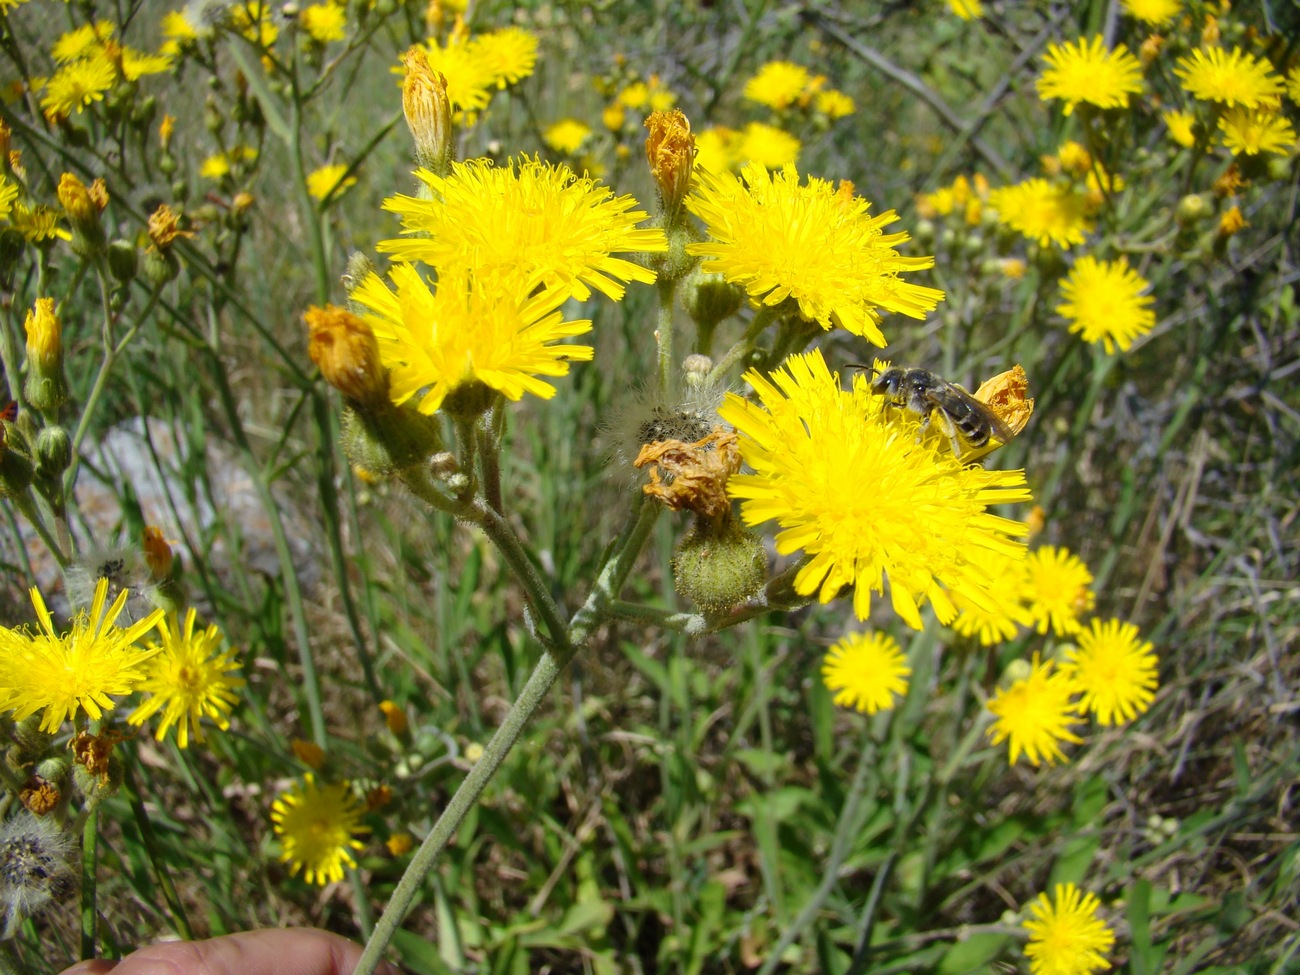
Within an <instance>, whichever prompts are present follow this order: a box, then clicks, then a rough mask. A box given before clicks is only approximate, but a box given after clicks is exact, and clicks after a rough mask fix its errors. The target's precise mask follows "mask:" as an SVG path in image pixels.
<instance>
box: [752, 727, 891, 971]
mask: <svg viewBox="0 0 1300 975" xmlns="http://www.w3.org/2000/svg"><path fill="white" fill-rule="evenodd" d="M875 750H876V744H875V742H874V741H872V740H871V738H870V737H869V736H868V737H867V741H866V743H865V744H864V745H863V746H862V755H861V756H860V757H859V758H858V770H857V772H855V773H854V775H853V784H852V785H850V786H849V794H848V796H847V797H846V798H845V800H844V805H843V807H842V808H841V809H840V818H839V822H838V823H836V824H835V838H834V839H833V840H832V841H831V850H830V854H829V855H828V856H827V858H826V866H825V867H824V868H823V869H822V879H821V883H819V884H818V885H817V889H816V890H815V891H813V893H812V896H811V897H809V898H808V901H807V903H805V904H804V906H803V909H802V910H801V911H800V912H799V914H798V916H797V917H796V918H795V919H794V920H793V921H792V922H791V923H790V924H789V925H788V926H787V927H786V929H785V932H784V933H783V934H782V935H781V939H780V940H779V941H777V943H776V945H775V946H774V947H773V948H772V950H771V951H769V952H768V953H767V959H766V960H765V961H764V962H763V967H762V968H760V969H759V970H758V975H769V973H770V972H772V971H773V970H774V969H775V968H776V966H777V965H779V964H780V963H781V957H782V956H783V955H784V954H785V950H786V949H787V948H788V947H790V945H792V944H794V943H795V941H797V940H798V939H799V937H800V936H802V935H803V933H804V931H806V930H807V929H808V926H809V925H811V924H812V922H813V921H814V920H816V918H817V915H818V914H819V913H820V911H821V909H822V905H823V904H825V903H826V901H827V899H828V898H829V897H830V896H831V894H832V893H833V892H834V890H835V888H836V886H837V885H838V884H839V882H840V876H839V873H840V866H841V865H842V864H843V863H844V858H845V857H846V856H848V853H849V847H850V840H851V839H852V837H853V836H854V835H856V829H855V827H856V825H857V819H858V805H859V803H861V801H862V796H863V795H864V794H865V792H866V788H867V779H868V774H867V773H868V772H869V771H870V770H871V769H872V768H875V764H874V763H873V762H872V761H871V758H872V757H873V755H874V753H875Z"/></svg>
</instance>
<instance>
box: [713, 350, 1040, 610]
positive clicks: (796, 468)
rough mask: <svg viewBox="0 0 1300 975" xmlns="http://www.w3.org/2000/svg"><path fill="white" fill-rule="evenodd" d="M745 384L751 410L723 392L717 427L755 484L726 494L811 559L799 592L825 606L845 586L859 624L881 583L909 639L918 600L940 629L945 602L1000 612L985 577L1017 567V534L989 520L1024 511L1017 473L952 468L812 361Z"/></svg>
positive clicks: (748, 519) (862, 380)
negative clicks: (736, 448)
mask: <svg viewBox="0 0 1300 975" xmlns="http://www.w3.org/2000/svg"><path fill="white" fill-rule="evenodd" d="M877 365H879V363H878V364H877ZM745 378H746V380H748V382H749V383H750V384H751V385H752V386H753V387H754V389H755V391H756V392H757V394H758V398H759V400H760V401H761V404H762V405H759V404H756V403H751V402H749V401H747V400H744V399H741V398H740V397H739V396H736V395H734V394H728V396H727V399H726V402H725V403H724V404H723V406H722V408H721V409H720V410H719V415H720V416H721V417H722V418H723V419H724V420H726V421H727V422H728V423H731V424H732V425H733V426H734V427H736V429H737V431H739V433H740V434H741V440H740V447H741V453H742V455H743V456H744V459H745V461H746V463H748V464H749V466H750V467H751V468H753V470H754V473H753V474H736V475H733V476H732V477H731V478H730V480H729V481H728V482H727V489H728V493H729V494H731V496H732V497H734V498H739V499H741V501H742V504H741V516H742V518H743V519H744V521H745V523H746V524H749V525H757V524H760V523H762V522H765V521H773V520H775V521H776V522H777V524H778V525H779V526H780V528H781V531H779V532H778V533H777V535H776V550H777V552H779V553H780V554H782V555H788V554H790V553H792V552H795V551H799V550H803V551H804V552H806V553H807V555H808V556H809V557H810V558H809V559H808V561H807V562H806V563H805V564H804V565H803V567H802V568H801V569H800V570H799V573H798V575H797V577H796V579H795V589H796V591H797V592H799V593H800V594H801V595H804V596H811V595H812V594H813V593H817V594H818V598H819V599H820V600H821V602H823V603H825V602H829V601H830V600H832V599H834V598H835V597H836V596H837V595H838V594H839V592H840V590H841V589H843V588H844V587H846V586H856V592H855V594H854V599H853V608H854V611H855V613H856V614H857V617H858V619H866V618H867V617H868V615H869V614H870V611H871V594H872V592H876V593H881V592H883V591H884V585H885V581H886V580H888V582H889V589H890V599H891V602H892V604H893V608H894V611H895V612H896V613H898V615H899V616H900V617H902V619H903V620H904V621H905V622H906V623H907V624H908V625H909V626H912V627H913V628H916V629H920V627H921V615H920V610H919V607H920V606H921V604H922V603H923V602H925V601H926V600H929V601H930V603H932V604H933V605H934V607H935V612H936V614H937V615H938V617H939V619H940V621H941V622H945V623H946V622H948V621H950V620H952V618H953V617H954V616H955V615H956V609H955V607H954V606H953V603H952V601H951V599H950V598H949V593H959V594H963V595H965V596H967V597H968V598H970V599H971V600H973V601H975V602H977V603H978V604H980V605H992V606H999V605H1002V604H1003V603H1004V602H1005V601H1006V597H1005V595H1004V594H1002V593H1001V592H999V591H998V587H997V586H996V585H995V584H994V583H993V582H992V570H993V569H994V567H995V566H1001V565H1005V564H1006V562H1007V561H1008V560H1013V561H1014V560H1017V559H1019V558H1022V557H1023V555H1022V554H1021V553H1022V552H1023V549H1022V545H1021V543H1020V542H1017V541H1014V540H1013V539H1014V537H1015V536H1018V535H1023V534H1024V531H1025V526H1024V525H1023V524H1022V523H1020V522H1016V521H1011V520H1009V519H1006V518H1000V517H997V516H995V515H993V514H991V513H989V511H988V510H987V509H988V507H989V506H991V505H995V504H1001V503H1004V502H1013V501H1021V500H1028V499H1029V491H1028V488H1026V487H1025V479H1024V472H1023V471H986V470H984V469H983V468H981V467H977V466H963V465H962V464H961V463H960V462H959V461H958V460H957V458H956V457H954V456H953V454H952V451H951V449H949V446H948V442H947V440H946V439H945V438H942V437H934V438H930V437H926V438H922V437H920V436H919V434H920V426H919V425H920V419H919V417H916V416H915V415H914V414H912V413H909V412H908V411H905V410H895V409H888V408H887V407H886V405H885V402H884V399H883V398H882V397H880V396H875V395H873V394H872V393H871V391H870V384H869V380H868V378H867V377H866V376H864V375H861V374H859V375H857V376H856V377H854V381H853V389H852V390H851V391H844V390H842V389H840V386H839V381H838V377H836V376H832V375H831V373H830V371H829V370H828V369H827V368H826V363H825V361H824V360H823V359H822V354H821V352H820V351H819V350H814V351H813V352H811V353H808V354H806V355H796V356H791V357H790V358H789V359H788V360H786V363H785V365H784V366H782V367H781V368H780V369H778V370H777V371H776V372H774V373H773V374H772V376H771V377H766V376H763V375H761V374H759V373H758V372H756V371H754V370H750V371H749V372H748V373H746V374H745Z"/></svg>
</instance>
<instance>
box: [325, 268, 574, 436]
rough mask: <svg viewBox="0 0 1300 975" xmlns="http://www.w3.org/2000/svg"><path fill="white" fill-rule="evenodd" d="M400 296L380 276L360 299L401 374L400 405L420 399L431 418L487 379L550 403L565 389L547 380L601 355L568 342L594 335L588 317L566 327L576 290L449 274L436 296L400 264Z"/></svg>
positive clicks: (395, 273) (396, 397)
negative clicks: (567, 305) (570, 295)
mask: <svg viewBox="0 0 1300 975" xmlns="http://www.w3.org/2000/svg"><path fill="white" fill-rule="evenodd" d="M391 276H392V279H393V283H394V284H395V285H396V286H397V291H396V292H393V291H390V290H389V289H388V287H386V286H385V285H384V283H383V281H382V280H380V278H379V276H378V275H377V274H371V275H370V276H369V277H368V278H366V280H364V281H363V282H361V284H360V285H358V286H357V288H356V290H354V291H353V292H352V295H351V298H352V300H353V301H355V302H357V303H359V304H361V305H363V306H364V307H366V308H368V309H370V310H371V311H372V312H373V313H374V314H371V315H366V316H365V318H366V321H367V322H368V323H369V324H370V327H371V329H372V330H373V331H374V333H375V338H376V339H378V340H379V354H380V358H381V359H382V361H383V363H384V365H386V366H388V367H389V368H390V369H391V370H392V387H391V392H390V394H391V396H392V398H393V402H394V403H397V404H399V405H400V404H402V403H405V402H406V401H407V400H408V399H410V398H411V397H413V396H415V395H416V394H417V393H420V392H421V391H422V390H423V394H422V395H421V396H420V398H419V403H418V407H419V410H420V412H421V413H429V414H431V413H434V412H436V411H437V410H438V408H439V407H440V406H442V405H443V401H444V400H445V399H446V398H447V396H448V395H449V394H451V393H453V392H454V391H456V390H457V389H458V388H461V387H463V386H465V385H467V384H469V383H471V382H474V381H477V382H480V383H483V384H485V385H487V386H490V387H491V388H492V389H495V390H496V391H497V392H499V393H501V395H503V396H505V397H506V398H507V399H510V400H518V399H520V398H521V397H522V396H523V395H524V393H532V394H533V395H534V396H538V397H540V398H542V399H550V397H552V396H554V395H555V387H554V386H552V385H551V384H550V383H548V382H545V381H544V380H542V379H538V378H537V377H538V376H564V375H567V374H568V372H569V363H570V362H585V361H590V359H591V358H592V355H593V354H594V353H593V350H592V348H591V347H590V346H586V345H562V344H559V343H560V340H561V339H565V338H569V337H571V336H574V335H582V334H583V333H584V332H589V331H591V322H590V321H588V320H581V321H570V322H566V321H564V320H563V318H564V316H563V315H561V314H560V313H559V311H557V310H556V309H558V308H559V306H560V305H561V304H562V303H563V302H564V300H565V298H566V297H567V292H565V291H563V290H553V289H546V290H543V291H541V292H539V293H537V294H533V295H532V297H529V295H530V293H532V291H533V286H532V284H531V283H529V284H524V283H521V282H520V281H519V279H518V278H515V279H513V280H512V279H511V278H509V277H505V276H500V277H493V278H489V279H487V280H484V279H482V278H478V277H475V276H472V275H470V274H469V273H467V272H466V271H464V270H462V269H450V270H445V271H443V272H442V274H441V275H440V276H439V278H438V286H437V290H436V292H435V291H431V290H430V289H429V286H428V285H427V284H425V282H424V279H423V278H421V277H420V274H419V272H418V271H416V270H415V268H414V267H413V266H412V265H410V264H398V265H396V266H394V268H393V270H392V272H391Z"/></svg>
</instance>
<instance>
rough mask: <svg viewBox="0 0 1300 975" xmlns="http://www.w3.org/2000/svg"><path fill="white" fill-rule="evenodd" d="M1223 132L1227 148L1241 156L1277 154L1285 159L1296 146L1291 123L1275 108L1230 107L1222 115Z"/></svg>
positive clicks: (1220, 121)
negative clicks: (1263, 153) (1266, 153)
mask: <svg viewBox="0 0 1300 975" xmlns="http://www.w3.org/2000/svg"><path fill="white" fill-rule="evenodd" d="M1219 130H1220V131H1221V132H1222V133H1223V145H1224V146H1225V147H1226V148H1228V149H1231V150H1232V151H1233V152H1235V153H1237V154H1238V155H1243V156H1257V155H1259V154H1260V153H1261V152H1274V153H1277V154H1278V155H1280V156H1285V155H1288V154H1290V152H1291V150H1292V149H1293V148H1294V147H1295V129H1293V128H1291V122H1290V120H1289V119H1288V118H1287V117H1286V116H1285V115H1279V114H1278V113H1277V112H1274V111H1272V110H1271V109H1249V108H1241V107H1240V106H1236V107H1233V108H1230V109H1228V110H1227V111H1226V112H1224V113H1223V114H1222V115H1221V116H1219Z"/></svg>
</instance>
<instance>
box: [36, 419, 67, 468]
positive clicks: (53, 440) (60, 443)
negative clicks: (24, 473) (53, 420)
mask: <svg viewBox="0 0 1300 975" xmlns="http://www.w3.org/2000/svg"><path fill="white" fill-rule="evenodd" d="M71 463H72V438H71V437H69V436H68V431H67V430H65V429H64V428H63V427H61V426H57V425H56V426H49V427H42V428H41V432H40V433H38V434H37V435H36V471H37V474H39V475H40V476H41V477H42V478H54V477H58V476H61V475H62V474H63V472H64V471H66V470H67V469H68V466H69V465H70V464H71Z"/></svg>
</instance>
